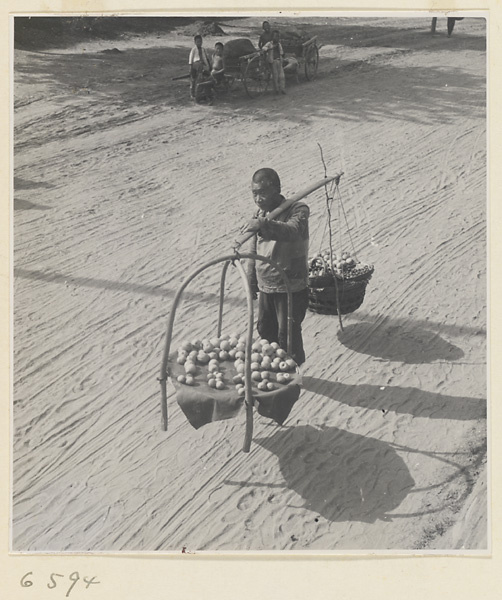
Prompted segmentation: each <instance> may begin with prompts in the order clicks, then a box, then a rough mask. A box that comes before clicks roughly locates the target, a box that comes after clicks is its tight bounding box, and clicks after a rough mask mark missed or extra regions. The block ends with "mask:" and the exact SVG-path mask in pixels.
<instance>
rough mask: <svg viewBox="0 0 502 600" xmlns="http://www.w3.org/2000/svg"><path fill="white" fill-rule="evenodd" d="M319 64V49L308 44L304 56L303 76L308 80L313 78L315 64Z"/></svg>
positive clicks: (315, 71) (315, 68)
mask: <svg viewBox="0 0 502 600" xmlns="http://www.w3.org/2000/svg"><path fill="white" fill-rule="evenodd" d="M318 65H319V49H318V48H317V46H315V45H312V46H309V48H308V50H307V54H306V56H305V77H306V78H307V80H308V81H312V79H315V76H316V75H317V66H318Z"/></svg>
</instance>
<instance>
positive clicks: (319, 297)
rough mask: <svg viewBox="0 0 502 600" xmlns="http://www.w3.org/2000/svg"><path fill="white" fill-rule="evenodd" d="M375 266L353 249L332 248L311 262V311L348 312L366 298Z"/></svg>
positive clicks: (328, 313) (337, 313)
mask: <svg viewBox="0 0 502 600" xmlns="http://www.w3.org/2000/svg"><path fill="white" fill-rule="evenodd" d="M374 270H375V268H374V267H373V265H368V264H363V263H360V262H357V261H356V259H354V258H353V257H352V256H351V255H350V253H349V252H343V253H342V254H341V255H340V256H337V255H336V254H333V255H332V256H331V254H330V251H329V250H324V251H321V252H319V254H317V255H316V256H314V257H312V258H311V259H310V261H309V310H311V311H312V312H316V313H319V314H324V315H346V314H349V313H352V312H354V311H355V310H357V309H358V308H359V307H360V306H361V304H362V303H363V301H364V296H365V293H366V286H367V285H368V282H369V281H370V279H371V277H372V275H373V272H374Z"/></svg>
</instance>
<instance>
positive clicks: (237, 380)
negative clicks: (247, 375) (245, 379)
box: [232, 375, 242, 384]
mask: <svg viewBox="0 0 502 600" xmlns="http://www.w3.org/2000/svg"><path fill="white" fill-rule="evenodd" d="M232 381H233V382H234V383H235V384H239V383H242V375H234V377H233V378H232Z"/></svg>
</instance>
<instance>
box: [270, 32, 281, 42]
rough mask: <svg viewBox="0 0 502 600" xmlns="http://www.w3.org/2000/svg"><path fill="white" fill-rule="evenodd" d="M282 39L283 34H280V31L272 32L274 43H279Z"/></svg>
mask: <svg viewBox="0 0 502 600" xmlns="http://www.w3.org/2000/svg"><path fill="white" fill-rule="evenodd" d="M280 38H281V34H280V33H279V30H278V29H274V31H272V41H273V42H278V41H279V40H280Z"/></svg>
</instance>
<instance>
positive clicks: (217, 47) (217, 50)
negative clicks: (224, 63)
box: [214, 46, 223, 56]
mask: <svg viewBox="0 0 502 600" xmlns="http://www.w3.org/2000/svg"><path fill="white" fill-rule="evenodd" d="M214 49H215V52H216V56H221V55H222V53H223V48H222V47H221V46H215V48H214Z"/></svg>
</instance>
